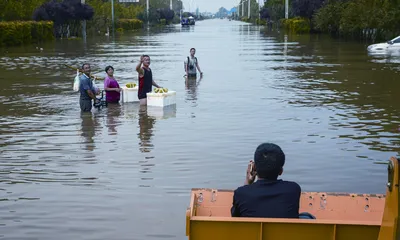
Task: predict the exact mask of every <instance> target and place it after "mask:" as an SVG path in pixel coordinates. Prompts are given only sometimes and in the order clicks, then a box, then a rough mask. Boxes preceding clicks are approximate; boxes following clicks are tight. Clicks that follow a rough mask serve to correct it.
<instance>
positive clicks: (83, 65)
mask: <svg viewBox="0 0 400 240" xmlns="http://www.w3.org/2000/svg"><path fill="white" fill-rule="evenodd" d="M86 65H88V66H89V67H90V64H89V63H84V64H82V69H83V68H84V67H85V66H86Z"/></svg>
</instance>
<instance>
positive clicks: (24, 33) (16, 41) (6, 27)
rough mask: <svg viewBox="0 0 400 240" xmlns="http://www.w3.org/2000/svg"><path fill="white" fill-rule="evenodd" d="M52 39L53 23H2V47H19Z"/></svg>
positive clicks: (0, 29) (0, 41)
mask: <svg viewBox="0 0 400 240" xmlns="http://www.w3.org/2000/svg"><path fill="white" fill-rule="evenodd" d="M52 39H54V33H53V22H46V21H43V22H35V21H14V22H0V46H6V47H7V46H17V45H23V44H31V43H38V42H43V41H47V40H52Z"/></svg>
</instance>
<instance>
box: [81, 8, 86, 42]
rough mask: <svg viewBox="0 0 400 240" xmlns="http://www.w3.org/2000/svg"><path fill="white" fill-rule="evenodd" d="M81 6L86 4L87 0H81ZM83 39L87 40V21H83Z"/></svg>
mask: <svg viewBox="0 0 400 240" xmlns="http://www.w3.org/2000/svg"><path fill="white" fill-rule="evenodd" d="M81 4H85V0H81ZM82 38H83V39H84V40H86V20H83V21H82Z"/></svg>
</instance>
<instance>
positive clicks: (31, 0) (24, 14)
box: [0, 0, 45, 21]
mask: <svg viewBox="0 0 400 240" xmlns="http://www.w3.org/2000/svg"><path fill="white" fill-rule="evenodd" d="M44 2H45V1H44V0H23V1H21V0H0V21H16V20H25V21H29V20H32V14H33V11H34V10H35V9H36V8H37V7H39V6H40V5H42V4H43V3H44Z"/></svg>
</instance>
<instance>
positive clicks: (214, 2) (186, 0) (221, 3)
mask: <svg viewBox="0 0 400 240" xmlns="http://www.w3.org/2000/svg"><path fill="white" fill-rule="evenodd" d="M182 1H183V7H184V8H185V11H189V6H190V11H191V12H194V11H195V10H196V8H197V7H199V10H200V12H206V11H207V12H212V13H215V12H217V11H218V9H219V8H220V7H224V8H226V9H228V10H230V9H231V8H233V7H234V6H235V5H238V3H239V0H182Z"/></svg>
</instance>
